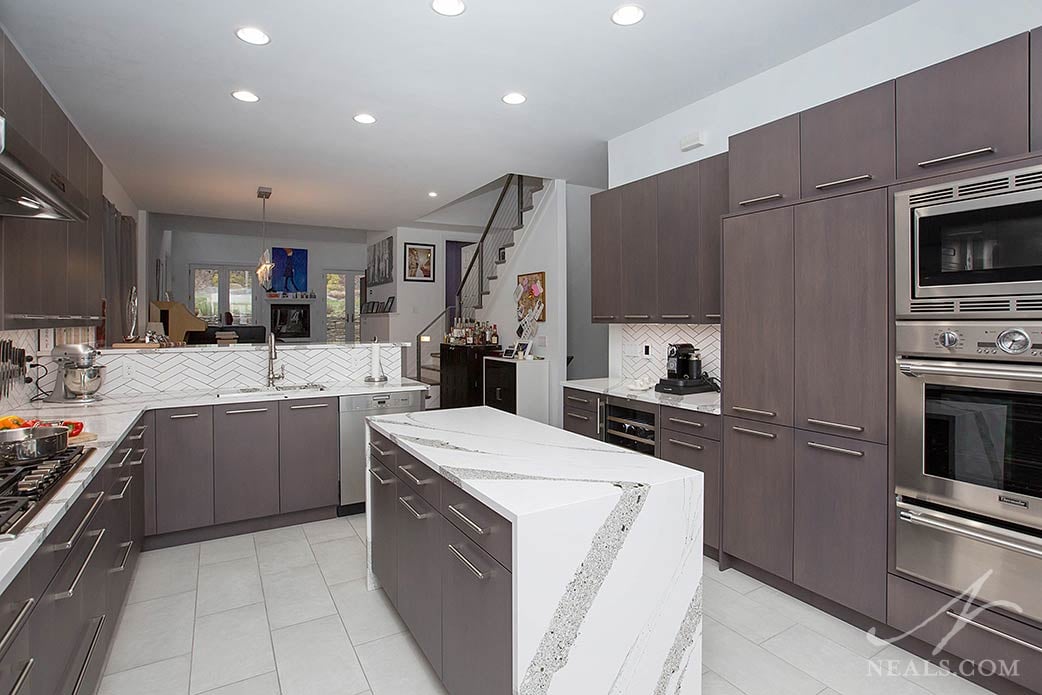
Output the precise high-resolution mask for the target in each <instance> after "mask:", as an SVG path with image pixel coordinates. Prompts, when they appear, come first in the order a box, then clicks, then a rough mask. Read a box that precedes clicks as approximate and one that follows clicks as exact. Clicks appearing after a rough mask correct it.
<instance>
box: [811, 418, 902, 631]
mask: <svg viewBox="0 0 1042 695" xmlns="http://www.w3.org/2000/svg"><path fill="white" fill-rule="evenodd" d="M794 459H795V474H794V480H795V484H794V499H795V505H794V534H793V535H794V551H793V581H794V582H795V583H796V584H799V585H800V586H802V587H804V588H805V589H809V590H810V591H813V592H814V593H816V594H818V595H820V596H824V597H825V598H828V599H831V600H833V601H835V602H837V603H839V604H841V605H844V606H846V607H848V608H851V609H853V610H856V611H857V612H859V613H861V614H863V615H867V616H869V617H870V618H873V619H875V620H878V621H880V622H885V620H886V570H887V546H886V543H887V510H888V504H887V498H888V495H887V449H886V447H885V446H882V445H879V444H871V443H868V442H861V441H858V440H855V439H846V438H843V437H833V436H828V435H821V434H816V433H813V432H803V431H800V430H797V431H796V433H795V452H794ZM852 548H854V549H856V552H851V550H852Z"/></svg>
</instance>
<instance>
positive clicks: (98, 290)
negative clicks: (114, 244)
mask: <svg viewBox="0 0 1042 695" xmlns="http://www.w3.org/2000/svg"><path fill="white" fill-rule="evenodd" d="M102 174H103V167H102V165H101V160H99V159H98V158H97V157H96V156H95V155H94V153H93V152H91V153H90V154H89V156H88V158H87V195H88V198H89V205H90V219H89V220H88V221H87V256H86V261H85V263H86V275H87V284H86V286H85V290H84V293H85V294H86V296H87V307H86V308H87V309H88V310H89V311H88V312H87V315H88V316H99V317H100V316H101V300H102V297H104V296H105V199H104V197H103V196H102V189H101V181H102Z"/></svg>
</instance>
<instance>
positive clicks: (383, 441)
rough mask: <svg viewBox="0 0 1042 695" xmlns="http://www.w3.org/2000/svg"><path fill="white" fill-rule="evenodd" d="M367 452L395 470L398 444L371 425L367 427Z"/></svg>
mask: <svg viewBox="0 0 1042 695" xmlns="http://www.w3.org/2000/svg"><path fill="white" fill-rule="evenodd" d="M369 453H370V454H371V455H372V456H373V457H374V458H376V459H378V460H379V461H380V463H382V464H383V465H385V466H388V467H390V468H391V469H392V470H397V466H396V465H395V458H396V457H397V455H398V446H397V445H396V444H395V443H394V442H392V441H391V440H390V439H389V438H387V437H385V436H383V435H382V434H380V433H379V432H377V431H376V430H374V429H373V428H372V427H370V428H369Z"/></svg>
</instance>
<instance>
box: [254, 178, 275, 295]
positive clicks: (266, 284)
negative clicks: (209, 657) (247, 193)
mask: <svg viewBox="0 0 1042 695" xmlns="http://www.w3.org/2000/svg"><path fill="white" fill-rule="evenodd" d="M257 197H258V198H260V200H261V255H260V260H258V261H257V282H259V283H260V286H261V287H262V288H264V291H265V292H269V291H270V290H271V271H272V270H273V269H274V268H275V264H274V263H272V262H271V249H269V248H268V198H270V197H271V188H270V187H268V186H260V187H258V188H257Z"/></svg>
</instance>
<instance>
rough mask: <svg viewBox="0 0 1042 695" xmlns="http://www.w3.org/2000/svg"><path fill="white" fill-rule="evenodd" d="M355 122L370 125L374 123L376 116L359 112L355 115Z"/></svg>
mask: <svg viewBox="0 0 1042 695" xmlns="http://www.w3.org/2000/svg"><path fill="white" fill-rule="evenodd" d="M355 123H361V124H362V125H372V124H374V123H376V117H375V116H373V115H371V114H368V113H360V114H358V115H357V116H355Z"/></svg>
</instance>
